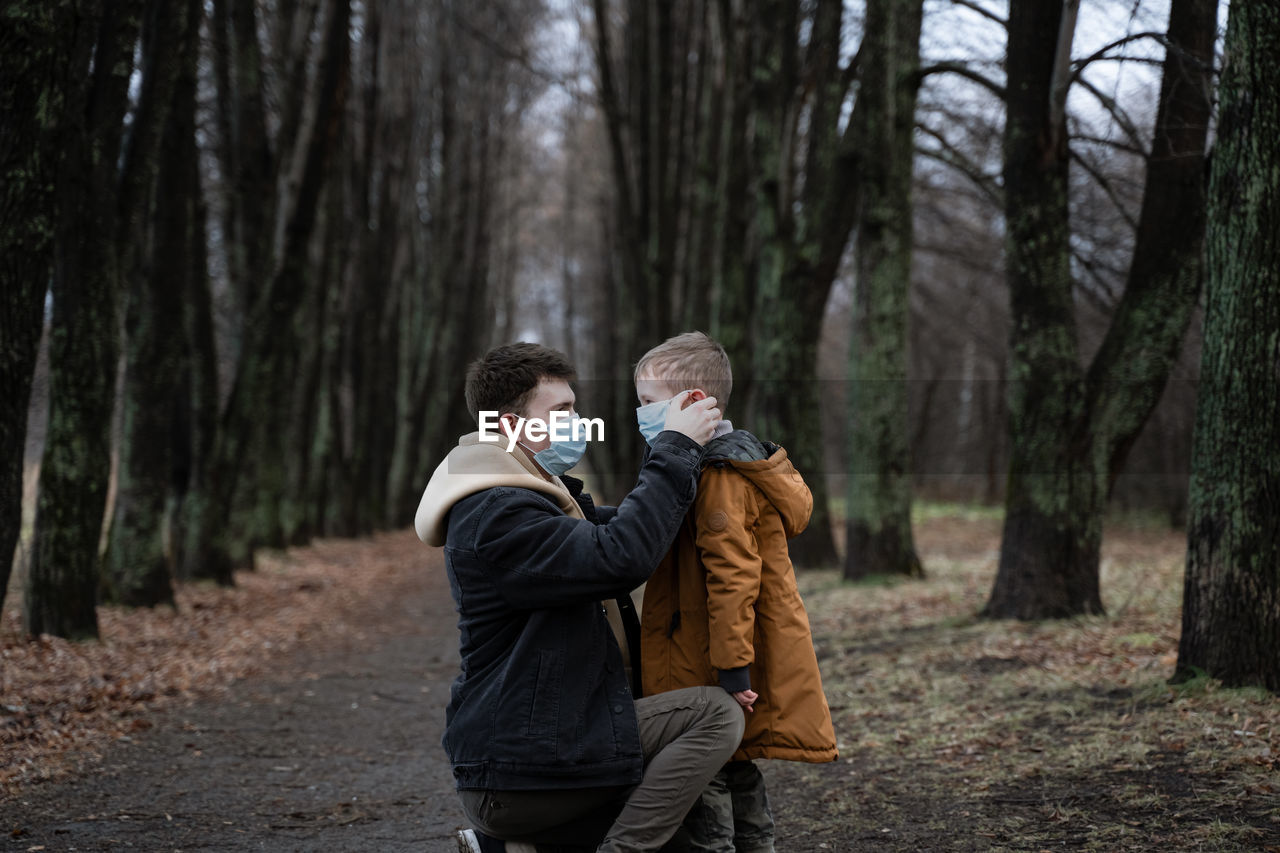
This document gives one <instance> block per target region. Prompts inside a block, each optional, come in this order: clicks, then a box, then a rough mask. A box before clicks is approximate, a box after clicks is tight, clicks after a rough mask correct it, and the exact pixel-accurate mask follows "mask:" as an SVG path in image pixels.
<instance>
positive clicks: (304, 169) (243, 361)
mask: <svg viewBox="0 0 1280 853" xmlns="http://www.w3.org/2000/svg"><path fill="white" fill-rule="evenodd" d="M350 13H351V5H350V2H349V0H334V2H333V3H332V4H331V5H330V7H329V10H328V12H327V16H326V18H325V21H326V27H325V31H324V36H323V41H322V46H321V55H320V58H319V60H318V64H317V73H318V75H319V76H318V78H317V81H316V85H315V87H314V98H315V100H314V102H313V103H312V104H311V105H310V106H311V119H310V122H309V124H308V125H307V129H306V130H305V131H304V133H303V135H302V136H301V137H300V138H299V141H298V149H297V150H298V152H299V153H298V158H299V159H298V160H297V161H296V162H297V164H298V168H297V171H296V178H297V183H296V186H297V193H296V195H295V196H294V197H292V198H291V199H289V201H290V204H289V206H288V212H287V213H286V217H287V219H286V222H285V225H284V228H283V245H282V250H281V256H280V259H279V263H278V265H277V266H276V271H275V273H274V275H272V276H271V277H270V279H269V280H268V283H267V285H266V287H265V290H264V292H262V293H261V294H259V295H258V296H257V297H256V299H255V300H254V305H253V309H252V310H251V312H250V314H249V316H248V319H247V321H246V324H245V332H244V343H243V350H242V352H241V356H240V360H239V362H238V364H237V368H236V375H235V379H234V381H233V385H232V391H231V395H230V398H229V399H228V401H227V406H226V409H225V411H224V414H223V417H222V421H221V424H220V427H219V429H218V437H217V440H216V444H215V449H214V458H213V461H212V470H211V472H210V487H211V492H210V495H209V499H208V500H207V501H204V502H203V504H202V507H201V508H202V510H203V511H202V513H201V515H200V518H199V519H198V520H197V522H196V525H195V527H196V529H195V531H194V533H195V535H196V537H197V538H196V545H195V547H192V548H190V549H189V550H188V552H187V553H186V554H185V555H184V556H185V557H186V558H187V559H188V560H191V561H194V563H195V565H196V566H200V567H202V569H201V571H200V572H198V573H197V572H192V574H200V575H202V576H211V577H214V578H217V579H219V580H221V581H223V582H229V581H230V580H231V569H232V567H233V566H235V565H237V564H240V565H245V564H250V563H251V561H252V556H253V548H254V547H255V546H256V545H259V544H283V527H282V510H283V506H282V502H283V500H284V497H285V489H286V484H287V473H286V468H285V466H286V464H287V459H286V456H287V453H286V447H287V444H286V442H287V437H286V435H285V432H286V427H287V425H288V423H289V415H290V411H289V407H288V406H287V405H282V403H281V401H287V400H290V399H292V397H291V394H290V393H289V391H290V388H291V386H292V373H291V370H292V365H293V363H294V359H293V354H292V353H291V344H292V342H293V326H292V324H293V315H294V312H295V311H296V310H297V308H298V305H299V303H300V300H301V299H302V298H303V297H304V295H305V294H306V282H307V274H308V271H307V251H308V248H309V246H310V241H311V236H312V233H313V230H314V226H315V222H316V215H317V209H318V207H319V200H320V193H321V190H322V188H323V185H324V181H325V176H326V172H327V169H328V164H329V158H330V154H331V153H332V152H333V151H334V150H335V148H336V146H337V137H338V134H339V133H340V131H341V124H342V117H343V114H344V113H343V105H344V103H345V98H346V93H347V88H348V82H349V81H348V65H349V57H350V36H349V33H348V25H349V22H350ZM246 460H249V461H250V464H252V465H253V466H254V468H255V470H254V471H253V475H252V476H251V477H242V476H241V474H242V468H243V467H244V466H245V464H246Z"/></svg>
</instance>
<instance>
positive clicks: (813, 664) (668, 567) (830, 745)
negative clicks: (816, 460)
mask: <svg viewBox="0 0 1280 853" xmlns="http://www.w3.org/2000/svg"><path fill="white" fill-rule="evenodd" d="M726 439H727V440H728V441H726ZM718 446H719V447H724V448H727V452H728V453H730V454H732V456H727V455H726V456H720V457H717V456H716V452H717V447H718ZM753 449H754V452H753ZM732 457H737V458H732ZM751 457H759V458H754V459H752V458H751ZM746 459H751V461H745V460H746ZM704 464H705V465H706V467H705V468H704V470H703V472H702V475H701V478H700V479H699V481H698V496H697V500H696V503H695V505H694V509H693V510H692V511H691V512H690V513H689V514H688V515H687V516H686V517H685V520H684V524H683V525H682V526H681V528H680V532H679V533H678V534H677V536H676V541H675V543H674V544H673V546H672V549H671V551H670V552H669V553H668V554H667V556H666V557H665V558H664V559H663V561H662V562H661V563H660V564H659V565H658V568H657V570H656V571H655V572H654V573H653V576H652V577H651V578H650V579H649V582H648V584H647V585H646V586H645V592H644V606H643V608H642V612H641V620H640V621H641V654H640V661H641V679H642V685H643V689H644V694H645V695H646V696H652V695H654V694H656V693H663V692H666V691H668V690H676V689H678V688H682V687H694V686H698V685H715V684H718V683H720V684H724V683H725V679H724V678H721V677H720V674H721V672H722V671H723V672H727V673H729V674H731V675H734V676H735V678H732V679H730V680H737V681H740V680H741V676H742V672H741V671H738V672H737V673H733V671H735V670H739V668H741V667H748V669H747V670H746V672H747V673H749V675H750V687H751V689H752V690H754V691H756V692H757V693H758V694H759V699H757V700H756V703H755V710H754V712H751V713H747V714H746V722H747V728H746V734H745V735H744V736H743V740H742V746H741V748H740V749H739V750H738V751H737V752H736V753H735V754H734V756H733V758H734V760H744V759H749V758H781V759H787V760H790V761H808V762H825V761H833V760H834V759H835V758H836V739H835V732H834V730H833V728H832V725H831V712H830V710H829V709H828V707H827V701H826V697H825V696H824V695H823V692H822V676H821V675H820V674H819V672H818V661H817V656H816V655H815V654H814V650H813V639H812V636H811V634H810V631H809V617H808V614H807V613H806V612H805V609H804V603H803V602H802V601H801V600H800V593H799V592H798V591H797V589H796V579H795V573H794V572H793V570H792V566H791V558H790V556H789V554H788V552H787V539H788V538H790V537H792V536H795V535H796V534H798V533H800V532H801V531H802V530H804V528H805V526H806V525H807V524H808V523H809V514H810V512H811V511H812V510H813V496H812V495H811V494H810V493H809V488H808V486H806V485H805V483H804V480H803V479H802V478H801V476H800V474H799V473H798V472H797V471H796V469H795V468H794V466H792V464H791V462H790V460H788V459H787V452H786V451H785V450H783V449H782V448H780V447H777V446H776V445H769V446H767V447H766V446H765V445H763V444H762V443H761V442H759V441H758V440H757V439H755V437H754V436H752V435H750V434H749V433H745V432H742V431H735V432H733V433H730V435H729V436H725V437H724V439H718V440H716V441H714V442H712V443H711V444H710V445H708V447H707V457H706V459H705V462H704ZM731 689H732V688H731Z"/></svg>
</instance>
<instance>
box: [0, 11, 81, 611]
mask: <svg viewBox="0 0 1280 853" xmlns="http://www.w3.org/2000/svg"><path fill="white" fill-rule="evenodd" d="M73 12H74V8H73V4H71V3H69V2H56V3H55V2H47V0H5V2H4V3H3V4H0V20H3V21H4V22H5V25H4V28H3V29H0V113H3V114H4V116H5V119H4V121H3V123H0V188H2V189H0V257H3V258H4V262H3V263H2V264H0V292H3V293H4V299H3V301H2V302H0V612H3V610H4V599H5V592H6V590H7V589H8V586H9V573H10V570H11V568H12V566H13V553H14V548H15V547H16V545H17V543H18V538H19V536H20V534H21V530H22V473H23V464H24V450H25V449H26V436H27V407H28V405H29V403H30V399H31V377H32V373H33V372H34V370H35V365H36V353H37V349H38V347H39V344H40V333H41V330H42V328H43V326H44V322H43V317H44V304H45V295H46V294H47V293H48V290H49V275H50V272H51V270H52V268H53V247H54V240H53V234H54V229H55V226H56V223H57V204H56V203H57V199H56V196H55V194H54V192H53V189H52V188H53V185H54V181H55V176H56V174H57V170H58V154H57V152H58V150H59V148H60V144H59V138H60V135H61V134H62V133H63V132H65V131H64V129H63V122H64V120H65V115H66V108H67V107H66V105H67V100H68V89H69V87H71V86H76V85H79V83H78V73H79V68H78V66H76V65H75V64H74V61H73V60H72V59H71V57H74V56H75V54H74V53H73V50H74V47H75V44H74V40H73V38H72V37H71V35H72V33H74V28H73V26H72V13H73ZM73 102H74V101H73Z"/></svg>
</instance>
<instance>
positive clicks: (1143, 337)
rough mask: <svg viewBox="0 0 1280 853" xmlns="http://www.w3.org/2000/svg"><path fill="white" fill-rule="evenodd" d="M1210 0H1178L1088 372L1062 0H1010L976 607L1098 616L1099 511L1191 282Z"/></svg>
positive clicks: (1070, 26)
mask: <svg viewBox="0 0 1280 853" xmlns="http://www.w3.org/2000/svg"><path fill="white" fill-rule="evenodd" d="M1216 8H1217V4H1216V2H1213V0H1175V2H1174V3H1173V4H1172V7H1171V13H1170V20H1169V33H1168V37H1167V41H1168V50H1167V56H1166V59H1165V71H1164V77H1163V82H1162V85H1161V95H1160V107H1159V112H1158V113H1157V117H1156V128H1155V134H1154V139H1155V142H1154V145H1153V150H1152V156H1151V159H1150V162H1149V165H1148V169H1147V183H1146V190H1145V193H1144V199H1143V208H1142V213H1141V215H1140V218H1139V221H1138V226H1137V242H1136V245H1135V248H1134V255H1133V261H1132V263H1131V265H1130V269H1129V278H1128V281H1127V285H1126V288H1125V292H1124V296H1123V297H1122V298H1121V300H1120V302H1119V304H1118V306H1117V308H1116V311H1115V316H1114V318H1113V320H1112V324H1111V326H1110V328H1109V329H1108V332H1107V336H1106V339H1105V340H1104V342H1103V344H1102V346H1101V348H1100V349H1099V350H1098V352H1097V354H1096V355H1095V356H1094V358H1093V360H1092V362H1091V364H1090V365H1089V367H1088V369H1087V371H1086V370H1085V369H1084V368H1082V367H1081V360H1080V355H1079V350H1078V340H1077V335H1076V330H1075V325H1074V323H1075V321H1074V317H1075V313H1074V310H1073V307H1074V306H1073V304H1072V295H1073V276H1072V252H1071V230H1070V223H1069V216H1068V210H1069V197H1068V164H1069V161H1070V148H1069V145H1068V137H1067V127H1066V111H1065V104H1066V95H1067V90H1068V88H1069V86H1070V83H1071V80H1072V76H1073V71H1072V67H1071V64H1070V62H1069V61H1068V59H1069V56H1070V45H1071V41H1072V34H1073V32H1074V23H1075V22H1074V16H1073V6H1072V4H1066V6H1064V7H1058V6H1056V5H1052V4H1050V5H1046V4H1043V3H1032V2H1021V1H1020V0H1013V2H1012V3H1011V5H1010V15H1009V25H1008V26H1009V47H1008V76H1009V81H1008V86H1007V91H1008V95H1007V105H1008V115H1007V121H1006V129H1005V167H1004V179H1005V180H1004V189H1005V211H1006V213H1005V220H1006V224H1007V230H1008V240H1007V251H1008V260H1007V276H1008V279H1009V290H1010V298H1011V306H1012V329H1011V338H1010V354H1011V384H1010V406H1009V408H1010V421H1009V424H1010V427H1009V428H1010V439H1011V456H1010V467H1009V479H1008V492H1007V495H1006V504H1005V507H1006V508H1005V522H1004V535H1003V541H1002V544H1001V552H1000V565H999V569H998V573H997V576H996V580H995V584H994V587H993V589H992V594H991V598H990V600H989V601H988V603H987V606H986V608H985V611H984V612H985V613H986V615H988V616H992V617H997V618H1000V617H1005V618H1007V617H1014V618H1023V619H1033V618H1045V617H1060V616H1069V615H1073V614H1076V613H1097V612H1101V610H1102V599H1101V594H1100V590H1099V583H1098V562H1099V548H1100V544H1101V535H1102V514H1103V512H1104V510H1105V508H1106V503H1107V497H1108V496H1109V494H1110V490H1111V486H1112V484H1113V482H1114V479H1115V477H1116V475H1117V474H1118V473H1119V471H1120V469H1121V466H1122V464H1123V462H1124V459H1125V457H1126V455H1127V453H1128V451H1129V448H1130V447H1131V446H1132V443H1133V441H1134V439H1135V438H1136V436H1137V434H1138V432H1139V431H1140V429H1141V427H1142V425H1143V423H1145V421H1146V420H1147V418H1148V416H1149V415H1150V413H1151V410H1152V409H1153V408H1154V407H1155V405H1156V403H1157V402H1158V401H1159V398H1160V395H1161V392H1162V391H1163V388H1164V385H1165V382H1166V379H1167V377H1168V375H1169V371H1170V369H1171V366H1172V365H1173V363H1174V361H1175V359H1176V356H1177V351H1178V348H1179V346H1180V345H1181V342H1182V339H1183V336H1184V335H1185V333H1186V329H1187V325H1188V323H1189V321H1190V317H1191V312H1192V309H1193V307H1194V305H1195V302H1196V298H1197V294H1198V293H1199V286H1200V272H1199V271H1200V254H1201V245H1202V241H1203V233H1204V213H1203V211H1204V182H1203V171H1204V170H1203V162H1204V147H1205V140H1206V138H1207V133H1208V124H1209V111H1210V79H1211V73H1212V62H1211V60H1212V53H1213V40H1214V33H1215V26H1216Z"/></svg>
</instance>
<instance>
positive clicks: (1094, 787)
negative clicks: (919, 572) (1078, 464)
mask: <svg viewBox="0 0 1280 853" xmlns="http://www.w3.org/2000/svg"><path fill="white" fill-rule="evenodd" d="M926 510H927V511H926V512H925V513H923V514H922V517H921V518H919V519H918V520H917V526H916V531H917V544H918V546H919V548H920V550H921V552H922V556H923V558H924V561H925V565H926V569H927V571H928V573H929V577H928V578H927V579H926V580H924V581H913V582H896V583H894V582H886V583H880V584H875V583H869V584H860V585H847V584H844V583H842V582H841V580H840V579H839V577H838V576H837V575H836V574H835V573H834V572H810V573H804V574H803V576H802V591H803V592H804V594H805V599H806V603H807V605H808V607H809V613H810V619H811V622H812V625H813V629H814V635H815V642H816V643H817V645H818V649H819V656H820V660H821V662H822V667H823V674H824V679H825V687H826V692H827V697H828V699H829V701H830V704H831V706H832V711H833V714H834V717H835V719H836V725H837V731H838V734H839V737H840V740H841V761H840V763H839V764H838V765H835V766H826V767H811V768H804V767H799V766H796V765H780V764H779V765H775V767H774V768H773V769H772V773H773V776H774V780H773V781H774V782H775V784H778V785H784V786H786V787H788V788H791V789H792V790H791V791H790V793H791V795H790V796H789V797H788V798H787V800H786V802H785V803H783V804H781V805H782V808H781V809H780V810H781V812H782V813H783V821H780V822H785V823H791V822H793V821H794V822H798V823H799V824H800V825H803V826H806V827H808V828H809V829H810V830H811V831H812V832H813V833H814V835H813V838H812V839H811V841H812V847H813V848H814V849H821V848H822V846H823V845H824V844H825V845H826V846H827V848H828V849H860V845H861V844H863V843H870V842H871V841H872V840H874V841H875V846H876V849H892V850H916V849H936V850H971V849H972V850H988V849H992V850H1003V849H1018V850H1021V849H1029V850H1040V849H1061V848H1062V847H1070V848H1076V849H1085V850H1108V851H1110V850H1167V849H1180V850H1194V849H1204V850H1237V849H1239V850H1244V849H1250V850H1254V849H1260V848H1267V846H1268V845H1270V846H1271V848H1268V849H1272V848H1273V849H1277V850H1280V797H1278V796H1277V791H1278V790H1280V782H1278V781H1277V778H1276V775H1275V771H1276V761H1277V757H1278V756H1280V699H1277V697H1275V696H1272V695H1270V694H1267V693H1265V692H1263V691H1259V690H1224V689H1221V688H1220V687H1219V686H1218V685H1216V684H1215V683H1213V682H1211V681H1208V680H1203V681H1199V682H1194V683H1192V684H1189V685H1185V686H1182V687H1176V688H1175V687H1171V686H1169V685H1168V684H1167V683H1166V680H1167V678H1168V677H1169V676H1170V675H1171V673H1172V671H1173V665H1174V662H1175V660H1176V650H1177V640H1178V634H1179V625H1180V622H1179V619H1180V599H1181V590H1182V570H1183V550H1184V548H1185V539H1184V538H1183V536H1182V535H1181V534H1178V533H1173V532H1170V531H1167V530H1161V529H1151V528H1135V527H1112V528H1109V529H1108V530H1107V537H1106V544H1105V546H1104V559H1103V570H1102V583H1103V589H1104V601H1105V604H1106V607H1107V610H1108V615H1106V616H1101V617H1093V618H1081V619H1075V620H1069V621H1063V622H1045V623H1034V624H1025V623H1017V622H986V621H979V620H977V619H976V618H975V615H974V614H976V612H977V611H978V610H979V609H980V607H981V606H982V604H983V603H984V602H985V600H986V597H987V595H988V593H989V592H990V586H991V582H992V579H993V577H994V573H995V564H996V558H997V554H998V551H997V549H998V546H999V520H998V518H994V517H990V515H989V514H988V515H983V514H976V515H975V514H971V513H970V514H966V513H961V512H957V513H948V512H945V511H944V512H938V511H937V509H936V508H933V510H932V511H929V508H926ZM794 786H800V790H799V791H796V790H795V789H794ZM806 789H807V790H806ZM833 789H836V790H844V791H846V792H847V796H843V797H835V796H832V794H833ZM813 803H820V804H821V806H820V807H814V806H813V805H812V804H813ZM828 816H830V817H828ZM856 839H862V841H861V842H858V843H854V840H856ZM846 843H847V844H849V845H850V846H843V845H844V844H846ZM796 849H799V848H796Z"/></svg>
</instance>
